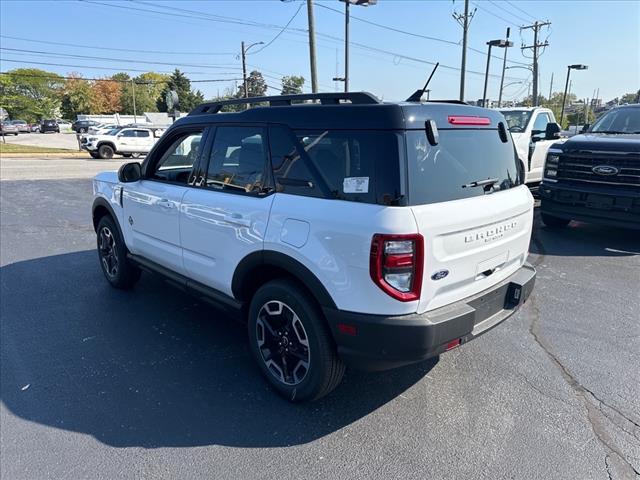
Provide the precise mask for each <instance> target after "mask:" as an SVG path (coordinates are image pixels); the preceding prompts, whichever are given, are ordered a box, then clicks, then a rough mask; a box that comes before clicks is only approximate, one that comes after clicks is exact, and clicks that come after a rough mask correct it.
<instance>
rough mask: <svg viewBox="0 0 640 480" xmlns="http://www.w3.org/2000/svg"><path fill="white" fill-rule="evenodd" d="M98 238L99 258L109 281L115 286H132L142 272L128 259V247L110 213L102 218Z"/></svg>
mask: <svg viewBox="0 0 640 480" xmlns="http://www.w3.org/2000/svg"><path fill="white" fill-rule="evenodd" d="M96 240H97V247H98V260H99V261H100V267H101V268H102V273H104V276H105V278H106V279H107V281H108V282H109V283H110V284H111V286H112V287H115V288H120V289H123V290H125V289H128V288H131V287H132V286H133V285H134V284H135V283H136V282H137V281H138V280H139V279H140V273H141V272H140V269H139V268H137V267H136V266H134V265H132V264H131V262H129V260H128V259H127V247H126V246H125V244H124V241H123V240H122V238H121V237H120V233H119V231H118V228H117V227H116V224H115V222H114V220H113V219H112V218H111V216H110V215H105V216H104V217H102V218H101V219H100V222H99V223H98V230H97V232H96Z"/></svg>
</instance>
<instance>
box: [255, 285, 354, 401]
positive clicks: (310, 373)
mask: <svg viewBox="0 0 640 480" xmlns="http://www.w3.org/2000/svg"><path fill="white" fill-rule="evenodd" d="M247 323H248V328H249V347H250V349H251V352H252V353H253V356H254V357H255V359H256V361H257V362H258V365H259V367H260V370H262V373H263V374H264V376H265V377H266V378H267V380H268V381H269V383H270V384H271V385H273V387H274V388H275V389H276V390H277V391H278V393H280V394H281V395H282V396H283V397H285V398H286V399H288V400H289V401H291V402H301V401H305V400H317V399H318V398H321V397H323V396H325V395H327V394H328V393H329V392H331V391H332V390H333V389H334V388H336V387H337V386H338V384H339V383H340V381H341V380H342V376H343V374H344V370H345V366H344V364H343V363H342V361H341V360H340V359H339V358H338V355H337V352H336V347H335V345H334V343H333V339H332V338H331V332H330V331H329V328H328V326H327V324H326V321H325V319H324V317H323V316H322V313H321V312H320V310H319V308H318V307H317V306H316V304H315V302H314V301H313V299H312V298H311V297H310V295H309V294H308V293H307V292H306V291H304V290H302V289H301V288H300V287H299V286H298V285H296V283H294V282H293V281H290V280H285V279H280V280H273V281H271V282H268V283H266V284H264V285H263V286H262V287H260V288H259V289H258V291H257V292H256V293H255V295H254V296H253V298H252V299H251V305H250V307H249V321H248V322H247Z"/></svg>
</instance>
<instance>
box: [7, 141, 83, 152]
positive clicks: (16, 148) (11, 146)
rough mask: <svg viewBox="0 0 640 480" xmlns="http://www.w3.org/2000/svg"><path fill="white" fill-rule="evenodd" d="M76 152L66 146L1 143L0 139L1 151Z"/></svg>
mask: <svg viewBox="0 0 640 480" xmlns="http://www.w3.org/2000/svg"><path fill="white" fill-rule="evenodd" d="M74 152H76V153H77V150H68V149H66V148H49V147H33V146H31V145H17V144H15V143H2V140H0V154H1V153H74Z"/></svg>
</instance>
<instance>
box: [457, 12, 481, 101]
mask: <svg viewBox="0 0 640 480" xmlns="http://www.w3.org/2000/svg"><path fill="white" fill-rule="evenodd" d="M476 10H477V9H476V8H474V9H473V12H471V13H469V0H464V15H461V14H459V13H453V18H454V19H455V20H456V21H457V22H458V23H459V24H460V25H461V26H462V66H461V67H460V101H462V102H464V76H465V71H466V68H467V33H468V31H469V25H470V24H471V20H472V19H473V16H474V15H475V13H476Z"/></svg>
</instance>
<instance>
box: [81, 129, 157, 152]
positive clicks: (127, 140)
mask: <svg viewBox="0 0 640 480" xmlns="http://www.w3.org/2000/svg"><path fill="white" fill-rule="evenodd" d="M164 130H165V129H164V128H157V127H144V128H141V127H123V128H115V129H113V130H111V131H110V132H108V133H105V134H102V135H100V134H89V135H84V136H83V137H82V140H81V145H82V148H83V149H84V150H87V151H88V152H89V155H91V156H92V157H93V158H106V159H108V158H113V155H114V154H116V153H117V154H119V155H122V156H123V157H138V156H140V155H146V154H147V153H148V152H149V151H150V150H151V147H153V146H154V145H155V143H156V142H157V141H158V139H159V138H160V137H161V136H162V134H163V133H164Z"/></svg>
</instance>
